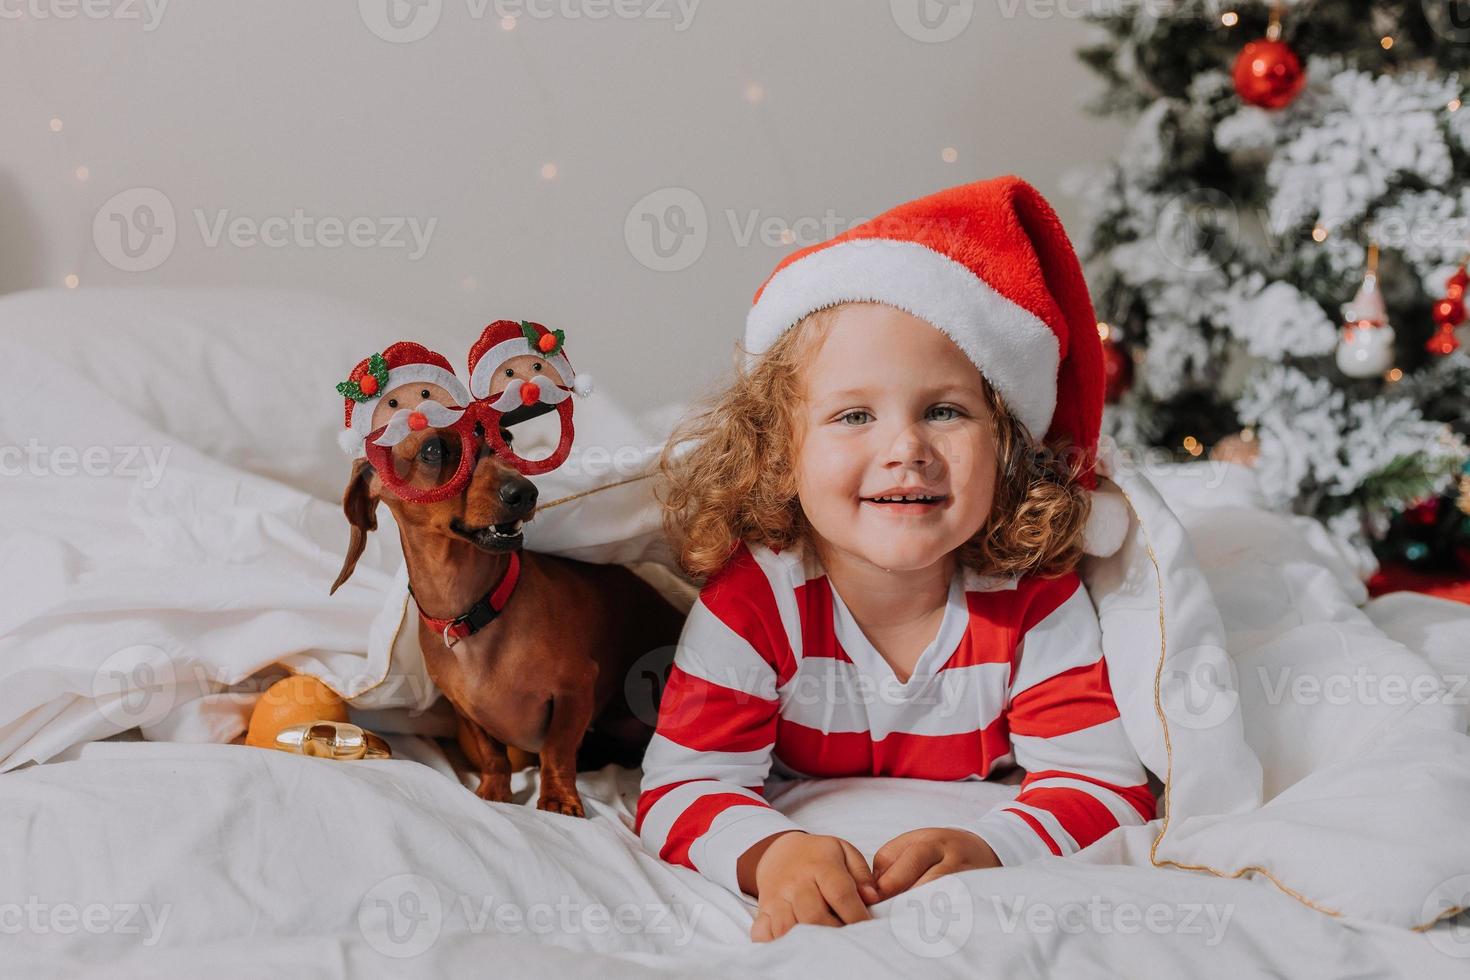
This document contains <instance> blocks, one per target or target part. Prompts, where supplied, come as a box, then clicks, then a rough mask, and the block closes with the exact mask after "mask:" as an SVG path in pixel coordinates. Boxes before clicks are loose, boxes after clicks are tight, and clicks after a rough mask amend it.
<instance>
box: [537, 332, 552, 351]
mask: <svg viewBox="0 0 1470 980" xmlns="http://www.w3.org/2000/svg"><path fill="white" fill-rule="evenodd" d="M536 346H537V347H539V348H540V349H541V353H543V354H545V353H546V352H547V351H549V350H551V348H553V347H555V346H556V335H555V334H549V333H544V334H542V335H541V338H540V339H539V340H537V341H536Z"/></svg>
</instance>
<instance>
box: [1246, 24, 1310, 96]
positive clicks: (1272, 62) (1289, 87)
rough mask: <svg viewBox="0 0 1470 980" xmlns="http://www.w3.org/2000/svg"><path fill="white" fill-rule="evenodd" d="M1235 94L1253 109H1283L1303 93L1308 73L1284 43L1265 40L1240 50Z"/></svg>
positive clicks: (1254, 42)
mask: <svg viewBox="0 0 1470 980" xmlns="http://www.w3.org/2000/svg"><path fill="white" fill-rule="evenodd" d="M1234 74H1235V91H1236V92H1237V93H1239V95H1240V97H1241V98H1242V99H1244V100H1245V101H1246V102H1248V103H1250V104H1251V105H1256V106H1260V107H1261V108H1263V109H1280V108H1282V107H1283V106H1286V105H1288V104H1290V102H1291V101H1292V100H1293V99H1295V98H1296V97H1297V95H1299V94H1300V93H1301V90H1302V87H1303V86H1304V85H1306V84H1307V73H1306V71H1305V70H1304V69H1303V68H1302V62H1301V59H1300V58H1298V57H1297V56H1296V52H1295V51H1293V50H1292V49H1291V45H1289V44H1287V43H1286V42H1285V41H1272V40H1270V39H1262V40H1259V41H1252V42H1250V43H1249V44H1247V45H1246V46H1245V47H1244V48H1242V49H1241V52H1240V55H1239V56H1238V57H1237V58H1236V59H1235V72H1234Z"/></svg>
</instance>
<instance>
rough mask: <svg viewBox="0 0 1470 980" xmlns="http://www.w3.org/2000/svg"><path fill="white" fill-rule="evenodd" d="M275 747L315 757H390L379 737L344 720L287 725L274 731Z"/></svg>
mask: <svg viewBox="0 0 1470 980" xmlns="http://www.w3.org/2000/svg"><path fill="white" fill-rule="evenodd" d="M276 748H278V749H280V750H281V751H282V752H295V753H296V754H297V755H310V756H315V757H316V758H318V759H342V760H352V759H391V758H393V752H392V750H391V749H389V748H388V743H387V742H385V741H383V739H382V738H381V737H379V736H377V735H374V734H373V733H372V732H370V731H367V730H365V729H362V728H359V727H357V726H356V725H354V724H352V723H351V722H346V721H312V722H307V723H306V724H304V725H290V726H288V727H286V728H283V729H281V730H280V731H279V732H277V733H276Z"/></svg>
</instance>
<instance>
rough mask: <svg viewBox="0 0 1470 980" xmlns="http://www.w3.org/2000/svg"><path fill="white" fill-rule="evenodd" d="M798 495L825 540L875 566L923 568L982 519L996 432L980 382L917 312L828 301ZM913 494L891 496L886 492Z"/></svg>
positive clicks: (808, 401) (809, 394)
mask: <svg viewBox="0 0 1470 980" xmlns="http://www.w3.org/2000/svg"><path fill="white" fill-rule="evenodd" d="M803 381H804V383H805V394H806V398H805V402H804V404H803V405H802V407H801V409H800V411H799V413H798V417H799V425H798V432H797V437H796V444H797V453H796V462H795V475H796V483H797V495H798V497H799V498H800V501H801V507H802V511H803V512H804V513H805V514H806V518H807V521H808V523H809V524H810V525H811V528H812V530H813V531H814V532H815V533H816V534H817V535H818V536H819V537H820V538H821V539H823V540H824V541H825V543H826V544H827V545H829V546H835V547H837V548H840V549H842V550H843V551H845V552H847V553H848V554H850V555H852V556H853V557H856V558H858V559H861V560H863V561H866V562H868V563H870V564H872V565H875V566H877V567H879V568H883V569H886V570H890V571H914V570H918V569H923V568H928V567H930V566H931V565H933V564H934V563H935V562H937V561H940V560H942V559H943V558H944V557H945V556H947V555H948V554H949V553H950V552H952V551H954V550H955V549H957V548H959V547H960V546H961V545H963V544H964V543H965V542H966V541H968V540H969V539H970V538H971V537H973V536H974V535H975V533H976V532H977V531H979V530H980V528H981V527H983V526H984V524H985V520H986V518H987V517H988V516H989V514H990V506H991V501H992V500H993V498H994V495H995V479H996V442H995V431H994V423H993V420H992V419H991V418H990V414H989V410H988V409H987V407H986V401H985V395H984V387H983V386H984V381H983V379H982V378H981V375H980V372H979V370H978V369H977V368H976V367H975V365H974V364H973V363H972V362H971V361H970V359H969V358H968V357H966V356H965V354H964V352H963V351H961V350H960V349H959V347H958V346H956V345H955V343H954V341H952V340H950V339H949V338H948V337H946V336H945V335H944V334H943V333H941V332H940V331H939V330H938V329H937V328H935V327H934V326H932V325H930V324H929V323H927V322H926V321H924V320H921V319H919V318H918V317H915V316H912V315H910V314H908V313H905V312H903V311H901V310H898V309H895V308H893V307H890V306H884V305H881V304H877V303H853V304H847V305H844V306H842V307H839V308H837V309H835V310H833V311H832V313H831V314H830V316H829V319H828V321H827V331H826V336H825V337H824V338H823V339H822V341H821V342H820V344H819V345H817V348H816V350H815V352H814V353H813V354H812V356H811V359H810V361H809V362H808V363H807V365H806V366H805V368H804V370H803ZM900 496H901V497H908V498H911V500H912V501H913V502H906V503H904V502H890V500H889V499H885V498H894V497H900Z"/></svg>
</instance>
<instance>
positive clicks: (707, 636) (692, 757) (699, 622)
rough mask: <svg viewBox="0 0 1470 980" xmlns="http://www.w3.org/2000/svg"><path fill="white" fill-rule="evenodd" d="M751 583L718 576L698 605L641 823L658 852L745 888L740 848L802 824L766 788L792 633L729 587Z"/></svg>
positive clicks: (680, 652) (655, 743)
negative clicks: (780, 675) (783, 662)
mask: <svg viewBox="0 0 1470 980" xmlns="http://www.w3.org/2000/svg"><path fill="white" fill-rule="evenodd" d="M747 570H748V569H747ZM756 574H759V572H758V571H757V572H756ZM760 581H761V582H764V578H763V577H762V579H761V580H760ZM749 582H750V580H749V579H747V581H746V583H731V582H730V581H728V579H727V580H726V581H724V582H723V583H715V582H712V583H711V584H710V585H707V586H706V587H705V589H704V590H703V591H702V592H701V594H700V598H699V600H698V601H696V602H695V604H694V607H693V608H692V609H691V610H690V612H689V618H688V619H687V620H686V621H685V625H684V631H683V633H682V634H681V635H680V637H679V645H678V648H677V650H676V651H675V654H674V664H673V667H672V669H671V670H670V673H669V679H668V683H667V684H666V685H665V687H664V693H663V698H662V701H661V703H660V706H659V717H658V725H657V727H656V730H655V733H654V736H653V739H652V741H651V742H650V743H649V746H648V750H647V753H646V754H645V756H644V759H643V781H642V784H641V786H640V790H641V792H640V795H639V799H638V811H637V817H636V821H635V824H634V830H635V832H636V833H637V834H638V836H639V838H640V839H641V840H642V841H643V844H644V846H645V847H646V848H647V849H648V850H649V851H651V852H653V853H654V854H657V855H658V856H659V857H661V858H662V859H664V860H665V861H668V862H670V863H672V864H679V865H683V866H684V867H686V868H692V869H694V870H695V871H698V872H699V873H700V874H702V875H704V876H705V877H706V878H709V879H710V880H711V881H714V882H717V883H718V884H721V885H724V886H725V887H726V888H728V889H730V890H731V891H733V892H735V893H736V894H740V885H739V882H738V879H737V876H736V862H737V861H738V860H739V858H740V856H741V855H742V854H744V853H745V852H746V851H747V850H748V849H749V848H750V847H751V846H752V845H754V844H756V843H758V842H760V841H761V840H763V839H765V838H766V837H769V836H770V835H772V834H775V833H779V832H781V831H786V830H799V829H801V828H800V827H798V826H797V824H796V823H795V822H794V821H792V820H790V819H789V818H787V817H786V816H784V815H783V814H781V813H780V812H778V811H777V810H775V809H774V808H772V807H771V805H770V804H769V803H767V802H766V801H765V800H764V799H763V797H762V793H763V791H764V784H765V780H766V776H767V775H768V774H769V772H770V768H771V751H772V749H773V747H774V746H775V742H776V719H777V714H778V711H779V702H778V700H777V695H776V687H777V668H776V657H777V655H778V647H780V646H781V645H782V644H784V642H785V641H784V637H782V636H781V635H780V634H781V626H780V623H779V621H777V622H776V623H775V624H774V625H773V624H772V623H771V622H770V621H769V619H766V618H763V617H762V616H761V615H760V613H759V611H758V610H757V609H756V607H755V604H753V603H752V602H750V601H748V597H747V596H744V595H742V593H741V591H740V590H739V589H736V588H729V587H726V588H723V589H722V588H721V587H720V586H721V584H723V585H725V586H731V585H735V584H749ZM767 589H768V590H769V587H767ZM786 655H787V656H788V658H789V650H787V651H786Z"/></svg>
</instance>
